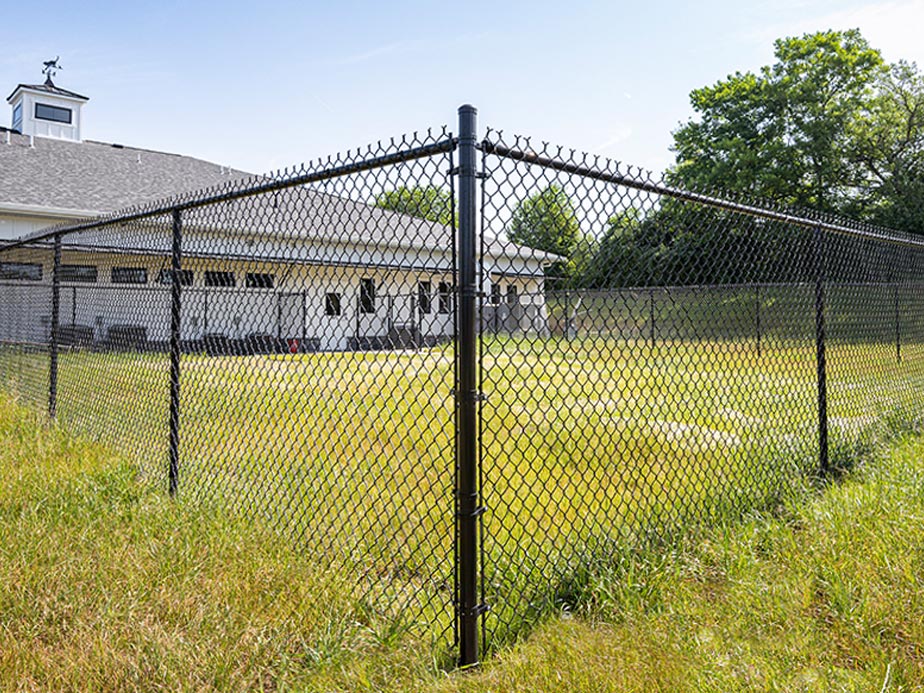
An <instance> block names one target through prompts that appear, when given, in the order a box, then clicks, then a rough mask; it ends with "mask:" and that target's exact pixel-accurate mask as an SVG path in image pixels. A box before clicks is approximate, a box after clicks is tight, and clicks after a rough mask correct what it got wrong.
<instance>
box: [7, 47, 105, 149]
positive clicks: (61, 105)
mask: <svg viewBox="0 0 924 693" xmlns="http://www.w3.org/2000/svg"><path fill="white" fill-rule="evenodd" d="M58 69H60V66H59V65H58V59H57V58H55V59H54V60H49V61H48V62H46V63H45V69H43V70H42V72H43V73H44V74H45V83H44V84H20V85H18V86H17V87H16V88H15V89H14V90H13V93H12V94H10V95H9V97H8V98H7V103H9V104H10V106H11V108H12V109H13V111H12V121H11V124H10V127H11V128H12V129H13V130H17V131H18V132H20V133H22V134H23V135H29V136H34V137H53V138H55V139H60V140H72V141H74V142H80V141H81V136H80V121H81V114H80V109H81V107H82V106H83V105H84V104H85V103H86V102H87V101H89V99H88V98H87V97H86V96H81V95H80V94H76V93H74V92H72V91H68V90H67V89H62V88H61V87H59V86H57V85H55V83H54V82H53V81H52V77H54V75H55V74H56V71H57V70H58Z"/></svg>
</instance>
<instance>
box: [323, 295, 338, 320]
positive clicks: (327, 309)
mask: <svg viewBox="0 0 924 693" xmlns="http://www.w3.org/2000/svg"><path fill="white" fill-rule="evenodd" d="M324 315H331V316H334V317H336V316H338V315H340V294H324Z"/></svg>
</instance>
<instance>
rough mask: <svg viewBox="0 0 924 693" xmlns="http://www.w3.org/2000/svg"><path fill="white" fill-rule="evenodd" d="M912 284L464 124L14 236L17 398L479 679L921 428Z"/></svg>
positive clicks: (4, 304)
mask: <svg viewBox="0 0 924 693" xmlns="http://www.w3.org/2000/svg"><path fill="white" fill-rule="evenodd" d="M922 269H924V242H922V241H921V240H919V239H918V238H917V237H915V236H910V235H903V234H899V233H895V232H889V231H885V230H882V229H875V228H871V227H866V226H863V225H861V224H858V223H854V222H848V221H844V220H839V219H833V218H827V217H822V216H820V215H815V214H805V213H795V212H792V211H787V210H779V209H773V208H769V207H763V206H761V205H759V204H756V205H755V204H751V203H747V202H744V201H741V200H736V199H730V198H727V197H719V196H715V195H706V194H701V193H695V192H692V191H687V190H680V189H677V188H674V187H671V186H670V185H669V184H667V183H665V182H664V181H662V180H659V179H656V178H654V177H651V176H648V175H646V174H644V173H643V172H641V171H638V170H635V169H629V168H623V167H621V166H619V165H617V164H616V163H615V162H612V161H609V160H605V159H602V158H599V157H591V156H588V155H583V154H577V153H575V152H572V151H568V150H564V149H561V148H558V147H551V146H549V145H544V144H543V145H536V144H534V143H532V142H530V141H529V140H527V139H524V138H517V137H514V138H509V139H508V138H505V136H504V134H503V133H502V132H500V131H496V130H489V131H488V132H487V134H485V135H484V136H482V137H481V138H480V139H479V137H478V136H477V129H476V126H475V113H474V109H470V108H463V109H461V110H460V129H459V135H458V136H454V135H452V134H451V133H449V132H447V131H445V130H443V131H436V132H428V133H426V134H423V135H413V136H408V137H404V138H399V139H396V140H392V141H390V142H389V143H387V144H381V145H378V146H376V147H370V148H368V149H365V150H361V151H356V152H350V153H348V154H346V155H343V156H340V157H336V158H331V159H328V160H325V161H321V162H316V163H314V164H312V165H309V166H302V167H299V168H298V169H296V170H293V171H286V172H283V173H281V174H277V175H273V176H268V177H256V178H249V179H235V180H229V182H228V183H227V184H226V185H224V186H222V187H220V188H216V189H210V190H207V191H203V192H200V193H195V194H189V195H185V196H180V197H177V198H175V199H173V200H169V201H165V202H163V203H157V204H150V205H147V206H144V207H139V208H136V209H132V210H128V211H124V212H120V213H115V214H113V215H111V216H108V217H105V218H101V219H96V220H87V221H83V222H76V223H72V224H67V225H63V226H60V227H57V228H53V229H49V230H44V231H41V232H37V233H33V234H31V235H30V236H26V237H23V238H20V239H18V240H15V241H11V242H9V243H7V244H6V245H5V246H2V247H0V384H2V387H3V389H4V390H6V391H7V392H9V393H11V394H13V395H14V396H16V397H18V398H19V399H21V400H22V401H24V402H26V403H29V404H32V405H35V406H41V407H46V408H47V410H48V411H49V414H50V415H51V416H53V417H56V418H57V419H58V420H59V421H60V422H62V423H63V424H65V425H67V426H69V427H72V428H74V429H76V430H79V431H82V432H84V433H86V434H89V435H94V436H98V437H100V438H102V439H104V440H106V441H107V442H108V443H110V444H112V445H114V446H116V447H117V448H119V449H121V450H122V451H123V452H124V453H125V454H128V455H130V456H132V457H133V458H134V459H135V460H137V464H138V467H139V469H140V470H141V472H142V474H143V475H144V476H145V477H146V478H147V479H149V480H150V481H151V483H154V484H157V485H159V486H161V487H163V488H164V489H168V490H169V492H170V493H172V494H176V495H178V496H179V497H180V498H181V499H183V500H184V501H186V500H188V501H195V502H201V503H208V504H216V505H221V506H225V507H229V508H232V509H234V510H235V511H236V512H241V513H246V514H247V516H248V517H251V518H253V520H254V521H255V522H261V523H266V524H268V525H270V526H272V527H274V528H276V529H278V530H279V531H280V532H283V533H284V534H285V535H286V536H289V537H291V538H292V540H293V541H294V542H295V543H296V544H297V545H298V546H299V547H302V548H303V550H304V552H305V554H306V557H307V558H306V560H312V561H317V562H318V563H319V564H320V565H323V566H326V567H329V569H330V572H331V574H332V575H337V576H344V575H346V576H349V581H350V583H351V585H353V587H352V589H354V591H355V599H356V600H357V601H358V602H359V603H361V604H362V605H363V608H364V609H365V610H367V611H368V612H369V613H370V614H372V615H373V616H375V617H376V618H385V619H393V620H395V621H400V622H401V623H404V624H406V625H407V627H408V628H411V629H416V630H417V631H419V632H420V633H423V634H427V636H428V637H430V638H432V640H433V642H434V647H435V648H436V649H437V650H439V651H442V652H444V653H448V652H449V651H451V650H452V649H456V650H457V651H458V661H459V662H460V663H461V664H470V663H473V662H476V661H477V660H478V658H479V656H480V655H479V650H480V649H483V648H486V649H488V650H491V649H494V648H497V647H500V646H502V645H504V644H505V643H508V642H510V641H512V640H513V639H515V638H516V637H518V635H520V634H521V633H523V632H525V630H527V629H528V628H529V627H530V626H531V625H532V624H533V623H535V622H536V621H537V620H538V619H541V618H543V617H544V616H546V615H548V614H549V613H552V612H554V611H558V610H561V609H568V608H574V607H575V606H578V605H579V604H580V600H581V599H583V598H586V591H587V588H588V584H589V583H588V581H589V580H590V576H591V575H592V573H593V571H594V570H596V569H598V568H602V567H609V568H612V567H613V566H621V565H624V564H625V563H626V561H627V560H631V552H632V551H633V550H635V549H637V548H639V547H642V546H647V545H650V544H651V542H653V541H657V540H659V539H663V538H664V537H670V536H673V535H676V534H677V533H680V532H686V531H689V528H690V527H691V526H697V525H703V524H707V523H709V522H712V521H715V520H718V519H724V518H728V517H734V516H736V515H740V514H741V513H743V512H746V511H748V510H751V509H755V508H772V507H775V506H776V505H777V504H779V503H780V502H781V500H783V499H785V498H786V497H788V496H791V495H792V494H793V493H796V492H798V490H799V489H800V488H801V487H802V486H804V484H805V483H806V481H807V480H811V479H813V478H817V477H819V476H824V475H826V474H830V473H832V472H836V471H838V470H842V469H845V468H848V467H850V466H851V465H852V464H854V463H855V461H856V460H857V459H858V458H859V457H860V456H861V453H862V452H863V450H864V449H865V448H866V447H869V446H870V445H872V444H873V442H874V441H875V439H876V437H877V436H880V435H881V434H882V431H884V430H886V429H890V430H894V429H896V428H899V429H900V428H902V427H909V426H914V425H916V424H917V423H918V421H919V420H920V418H921V415H922V413H924V411H922V409H924V407H922V404H921V401H922V400H921V397H920V386H921V384H922V383H921V381H922V377H924V358H922V357H924V353H922V337H924V314H922V313H924V311H922V308H921V306H922V302H921V299H922V298H924V295H922V292H924V273H922Z"/></svg>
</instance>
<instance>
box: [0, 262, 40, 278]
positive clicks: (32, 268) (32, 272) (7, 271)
mask: <svg viewBox="0 0 924 693" xmlns="http://www.w3.org/2000/svg"><path fill="white" fill-rule="evenodd" d="M0 279H23V280H25V281H29V282H38V281H41V280H42V266H41V265H35V264H32V263H26V262H0Z"/></svg>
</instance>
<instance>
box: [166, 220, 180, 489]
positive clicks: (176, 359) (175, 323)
mask: <svg viewBox="0 0 924 693" xmlns="http://www.w3.org/2000/svg"><path fill="white" fill-rule="evenodd" d="M172 221H173V229H172V231H173V232H172V243H171V261H170V469H169V482H168V483H169V492H170V495H171V496H175V495H176V491H177V485H178V483H179V474H180V327H181V325H180V312H181V307H182V303H181V301H182V285H183V282H182V280H181V274H182V252H183V225H182V221H183V220H182V217H181V213H180V210H179V209H174V210H173V214H172Z"/></svg>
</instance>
